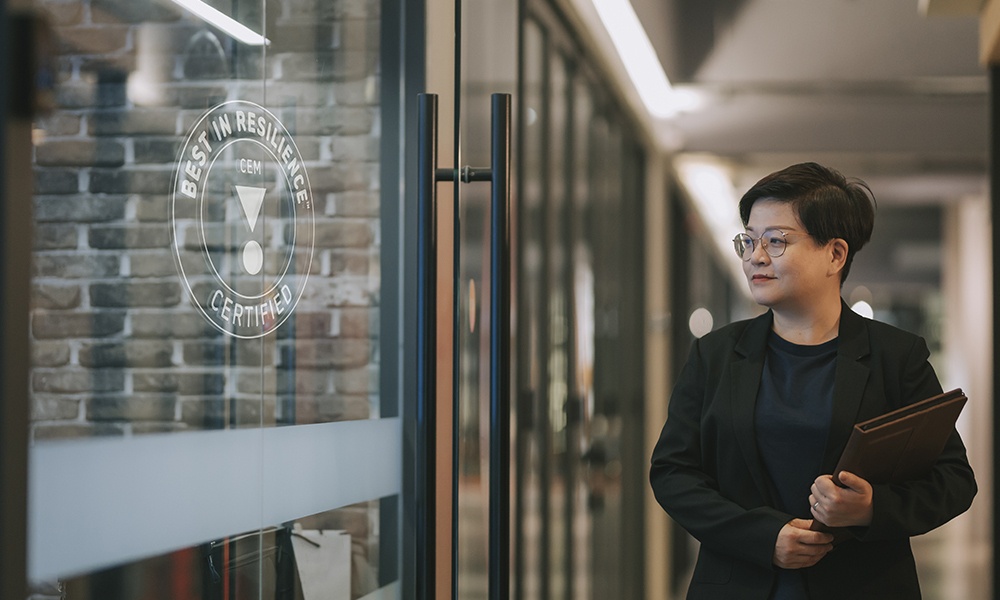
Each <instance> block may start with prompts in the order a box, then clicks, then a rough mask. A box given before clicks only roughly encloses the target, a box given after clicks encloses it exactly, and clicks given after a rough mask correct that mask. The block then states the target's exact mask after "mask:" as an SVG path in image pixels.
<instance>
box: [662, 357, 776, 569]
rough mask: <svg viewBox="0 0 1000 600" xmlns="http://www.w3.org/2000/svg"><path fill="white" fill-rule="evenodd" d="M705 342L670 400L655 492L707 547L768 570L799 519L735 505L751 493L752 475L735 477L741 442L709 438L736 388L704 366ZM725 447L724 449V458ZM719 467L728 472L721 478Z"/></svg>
mask: <svg viewBox="0 0 1000 600" xmlns="http://www.w3.org/2000/svg"><path fill="white" fill-rule="evenodd" d="M701 342H702V340H696V341H695V342H694V344H693V345H692V347H691V351H690V355H689V357H688V361H687V364H686V365H685V366H684V369H683V371H682V372H681V375H680V377H679V378H678V381H677V384H676V385H675V387H674V390H673V392H672V394H671V397H670V404H669V406H668V409H667V414H668V416H667V421H666V424H665V425H664V426H663V429H662V431H661V433H660V437H659V440H658V441H657V443H656V446H655V448H654V450H653V454H652V460H651V466H650V473H649V478H650V484H651V486H652V488H653V493H654V495H655V496H656V500H657V502H659V504H660V506H662V507H663V509H664V510H665V511H666V512H667V513H668V514H669V515H670V516H671V518H673V519H674V520H675V521H676V522H677V523H678V524H679V525H680V526H681V527H683V528H684V529H685V530H687V531H688V532H689V533H690V534H691V535H693V536H694V537H695V538H697V539H698V540H699V541H700V542H701V543H702V544H703V545H704V546H706V547H710V548H712V549H713V550H715V551H716V552H720V553H723V554H727V555H730V556H733V557H735V558H739V559H742V560H746V561H749V562H751V563H754V564H757V565H760V566H762V567H767V568H769V567H771V566H773V557H774V547H775V543H776V541H777V537H778V532H779V531H780V530H781V528H782V527H783V526H784V525H785V524H786V523H788V522H789V521H790V520H792V518H793V517H792V516H791V515H788V514H785V513H783V512H781V511H779V510H776V509H774V508H771V507H769V506H766V504H765V503H764V502H763V501H754V500H750V501H747V498H741V499H737V496H741V495H742V494H740V493H738V491H739V490H738V488H741V487H742V488H744V490H745V489H746V486H747V485H749V486H750V487H751V488H752V487H753V486H752V482H750V480H749V475H735V476H731V470H733V469H745V468H746V467H744V466H743V464H742V460H741V459H740V458H739V457H738V456H736V457H735V458H733V456H735V455H736V454H738V449H737V448H736V444H735V441H734V440H732V439H731V436H726V437H727V438H728V439H725V440H723V439H712V438H713V437H714V436H713V434H712V433H711V432H710V431H705V430H703V415H704V414H705V411H706V404H707V403H710V402H712V401H713V400H714V399H715V398H716V397H717V396H718V395H719V394H718V392H719V391H720V390H728V389H729V386H731V382H729V380H728V378H727V377H723V376H722V375H721V373H722V372H724V371H725V369H724V368H710V367H709V365H708V364H706V363H708V362H712V361H706V359H705V357H704V356H703V354H702V352H703V351H704V348H703V347H702V344H701ZM716 362H718V357H716ZM723 362H725V361H723ZM722 396H724V398H725V399H728V395H726V394H725V393H723V394H722ZM719 437H722V436H719ZM720 444H722V445H724V446H725V449H723V450H722V451H721V453H720V450H719V445H720ZM727 452H731V453H735V454H734V455H733V456H729V455H728V454H726V453H727ZM707 454H711V456H707ZM733 462H736V463H739V464H732V463H733ZM719 465H724V467H723V469H724V471H725V472H722V473H720V472H719V471H720V466H719ZM720 478H725V479H726V480H727V481H730V484H729V485H726V486H724V487H726V488H727V492H728V493H724V492H723V491H722V488H723V486H721V485H720ZM753 495H754V494H753V493H750V494H749V496H750V497H752V496H753Z"/></svg>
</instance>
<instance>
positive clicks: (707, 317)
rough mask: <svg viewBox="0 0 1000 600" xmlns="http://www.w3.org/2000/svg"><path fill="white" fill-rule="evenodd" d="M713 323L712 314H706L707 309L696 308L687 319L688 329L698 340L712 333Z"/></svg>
mask: <svg viewBox="0 0 1000 600" xmlns="http://www.w3.org/2000/svg"><path fill="white" fill-rule="evenodd" d="M713 323H714V321H713V319H712V313H710V312H708V309H707V308H698V309H695V311H694V312H693V313H691V317H690V318H689V319H688V328H689V329H690V330H691V333H692V334H693V335H694V337H699V338H700V337H701V336H703V335H705V334H706V333H708V332H709V331H712V325H713Z"/></svg>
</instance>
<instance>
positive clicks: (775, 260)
mask: <svg viewBox="0 0 1000 600" xmlns="http://www.w3.org/2000/svg"><path fill="white" fill-rule="evenodd" d="M774 230H778V231H781V232H783V233H785V234H786V238H785V239H786V240H787V242H786V245H785V251H784V253H783V254H782V255H781V256H771V255H769V254H768V253H767V252H765V251H764V249H763V248H762V244H761V243H760V242H759V241H757V238H758V237H760V235H761V234H763V233H764V232H765V231H774ZM746 232H747V234H748V235H750V237H752V238H754V244H755V247H754V249H753V253H752V254H751V256H750V260H745V261H743V272H744V273H745V274H746V277H747V283H748V284H749V285H750V293H751V295H752V296H753V299H754V300H755V301H756V302H757V303H758V304H760V305H762V306H767V307H769V308H772V309H774V310H776V311H780V310H783V309H784V310H789V311H795V312H799V311H800V310H802V309H808V308H809V307H812V306H818V305H819V303H818V302H817V300H819V299H820V298H824V296H825V294H829V293H831V290H832V292H833V293H835V294H838V295H839V293H840V273H839V270H838V271H837V272H834V273H832V274H831V258H832V257H831V252H830V244H825V245H823V246H820V245H819V244H817V243H816V240H814V239H813V238H812V237H811V236H809V235H808V234H807V233H806V228H805V226H804V225H802V222H801V221H800V220H799V217H798V215H797V214H796V213H795V211H794V210H793V208H792V205H791V204H789V203H787V202H777V201H774V200H758V201H757V202H755V203H754V205H753V208H752V209H751V210H750V219H749V220H748V221H747V227H746Z"/></svg>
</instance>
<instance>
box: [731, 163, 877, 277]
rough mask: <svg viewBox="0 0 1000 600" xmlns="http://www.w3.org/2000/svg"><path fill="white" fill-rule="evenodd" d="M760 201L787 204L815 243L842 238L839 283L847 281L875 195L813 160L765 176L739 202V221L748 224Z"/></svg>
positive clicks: (871, 221) (870, 221) (866, 233)
mask: <svg viewBox="0 0 1000 600" xmlns="http://www.w3.org/2000/svg"><path fill="white" fill-rule="evenodd" d="M758 200H774V201H777V202H787V203H789V204H791V205H792V209H793V210H795V213H796V214H797V215H798V217H799V220H800V221H802V224H803V225H805V228H806V233H808V234H809V235H811V236H812V237H813V239H815V240H816V242H817V243H819V244H826V243H827V242H829V241H830V240H832V239H836V238H840V239H842V240H844V241H846V242H847V260H846V261H845V262H844V270H843V271H842V272H841V273H840V283H841V284H843V283H844V280H845V279H847V274H848V272H850V270H851V262H852V261H853V260H854V254H855V253H856V252H858V251H859V250H861V248H862V247H864V245H865V244H866V243H868V240H870V239H871V237H872V229H873V228H874V226H875V208H876V206H877V204H876V202H875V195H874V194H873V193H872V191H871V188H869V187H868V184H866V183H865V182H864V181H861V180H860V179H854V178H850V179H849V178H847V177H844V176H843V175H842V174H841V173H840V172H839V171H836V170H834V169H831V168H829V167H824V166H822V165H818V164H816V163H813V162H807V163H800V164H797V165H792V166H790V167H786V168H784V169H782V170H780V171H776V172H774V173H771V174H770V175H767V176H766V177H764V178H763V179H761V180H760V181H758V182H757V183H756V184H754V186H753V187H751V188H750V189H749V190H747V193H745V194H743V197H742V198H740V219H742V221H743V225H744V226H746V225H747V222H748V221H749V220H750V209H752V208H753V205H754V203H755V202H757V201H758Z"/></svg>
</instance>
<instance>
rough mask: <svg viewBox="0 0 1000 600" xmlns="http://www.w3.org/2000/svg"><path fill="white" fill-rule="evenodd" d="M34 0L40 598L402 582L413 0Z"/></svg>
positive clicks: (33, 282)
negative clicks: (407, 30)
mask: <svg viewBox="0 0 1000 600" xmlns="http://www.w3.org/2000/svg"><path fill="white" fill-rule="evenodd" d="M30 4H31V5H30V6H29V7H27V8H28V9H29V12H31V13H32V14H33V15H34V17H33V18H34V19H35V21H36V22H38V21H44V23H45V27H44V29H43V30H44V31H47V32H49V34H50V36H49V38H48V41H49V44H48V46H47V48H48V49H49V51H50V54H49V55H48V56H49V58H50V59H51V61H50V62H47V63H45V64H44V65H43V66H44V67H46V68H43V69H39V70H38V71H37V72H36V74H37V76H38V79H37V80H36V81H35V83H40V84H42V85H43V88H42V91H43V92H47V94H46V96H45V97H46V98H48V99H49V100H50V102H49V103H48V105H47V106H38V107H37V108H39V109H44V110H43V111H41V112H39V113H38V114H37V115H36V116H35V118H34V119H33V120H32V121H31V134H30V140H29V138H28V137H27V136H25V137H24V142H25V145H24V146H21V147H18V148H16V150H15V151H16V152H18V153H21V155H22V156H24V157H25V159H26V160H25V169H24V172H18V173H12V172H11V171H10V170H9V169H10V167H8V172H7V173H6V175H7V177H20V178H23V179H25V180H28V181H32V182H33V190H32V198H31V202H30V203H29V205H30V207H31V209H32V214H31V216H30V217H27V216H26V217H25V221H24V222H23V223H22V227H21V229H20V231H18V232H17V233H16V236H17V241H18V243H19V244H21V245H22V246H23V247H26V248H29V249H30V257H25V259H24V261H25V262H29V263H30V276H29V282H28V284H27V285H28V293H29V294H30V298H29V300H30V306H26V307H25V311H24V313H23V314H21V315H20V320H21V322H23V323H24V324H25V327H26V335H27V337H28V343H27V344H26V347H27V353H26V354H27V356H26V357H24V361H25V362H30V365H26V366H25V370H26V371H27V373H28V378H27V387H28V389H26V390H25V391H24V396H23V398H22V401H23V402H24V403H25V404H26V405H28V406H30V412H31V417H30V426H29V432H28V435H29V440H28V443H29V444H30V445H29V450H28V457H27V461H28V466H29V477H28V480H27V490H26V492H27V498H28V506H27V517H28V523H27V543H26V547H27V560H26V562H27V566H26V568H27V573H28V578H29V580H30V581H29V585H30V589H29V593H30V595H31V598H33V599H34V600H48V599H51V600H56V599H60V600H62V599H68V600H74V599H81V600H85V599H93V600H98V599H100V600H118V599H121V600H126V599H132V598H135V599H139V598H142V599H154V598H163V599H171V600H177V599H187V598H191V599H206V600H207V599H213V600H214V599H219V600H236V599H243V598H247V599H249V598H254V599H259V598H268V599H271V598H275V599H295V600H298V599H302V600H311V599H315V598H343V599H345V600H346V599H351V600H354V599H358V598H365V599H369V598H396V597H402V596H404V595H405V594H406V590H405V589H404V588H405V586H403V585H402V584H401V581H402V579H401V578H402V577H403V570H404V569H403V568H402V565H401V556H403V552H402V547H403V530H404V527H403V525H402V519H403V515H404V513H405V512H406V511H405V510H404V506H403V502H402V500H403V497H404V496H403V491H404V490H403V485H404V472H407V471H408V469H409V468H410V465H409V463H404V456H407V454H406V453H405V452H404V418H403V415H404V412H405V410H404V406H405V401H406V397H405V394H406V390H408V389H410V388H411V386H412V372H411V370H410V369H409V368H408V367H407V361H408V360H411V359H412V352H411V351H410V350H409V348H411V346H410V344H411V342H410V338H409V337H408V336H409V333H407V330H406V328H405V324H404V322H405V321H406V320H407V319H408V318H410V317H411V316H412V313H410V312H407V311H409V310H410V308H409V306H408V303H407V302H405V301H404V298H405V297H406V295H407V293H408V290H407V289H406V286H407V285H409V284H408V283H407V280H405V279H404V277H403V275H402V273H403V272H404V271H405V265H407V264H409V263H407V262H406V261H407V260H409V259H408V258H407V253H406V248H407V247H408V245H409V244H410V240H411V237H412V236H413V232H407V231H406V229H405V228H404V227H403V223H404V218H405V216H406V214H407V213H406V211H405V210H404V202H403V197H402V194H401V193H400V180H401V177H402V173H403V164H404V163H403V160H402V158H401V156H400V151H399V148H401V147H402V140H403V135H402V131H403V129H404V124H403V122H404V120H405V119H404V117H403V115H404V114H405V109H404V108H403V107H404V98H405V97H408V96H410V95H411V94H412V92H411V91H410V90H409V87H408V84H407V83H406V77H402V76H401V75H403V74H406V73H408V72H410V70H411V67H413V66H414V64H413V59H408V58H406V57H407V55H408V53H407V52H406V51H405V48H402V47H401V44H403V43H405V42H404V41H405V40H406V36H404V35H403V28H404V25H403V23H406V22H407V20H406V15H407V13H405V10H406V9H405V7H404V6H403V4H404V3H403V2H401V1H399V2H397V1H395V0H385V1H380V0H360V1H350V2H341V1H338V0H334V1H327V0H155V1H154V0H139V1H136V0H81V1H77V2H65V1H63V0H33V1H32V2H31V3H30ZM411 16H412V15H411ZM416 37H419V36H416ZM41 41H45V40H44V39H42V40H41ZM8 52H14V50H12V49H10V48H8ZM25 55H27V53H26V54H25ZM413 55H416V54H415V53H414V54H413ZM19 56H20V54H19ZM416 67H417V68H418V69H419V68H422V65H421V64H416ZM387 74H391V75H392V76H391V77H386V75H387ZM418 79H419V78H418ZM29 158H30V164H28V160H27V159H29ZM28 169H30V173H29V172H27V171H28ZM4 260H5V265H10V264H12V263H10V262H6V261H11V260H14V259H12V258H11V257H10V256H9V255H5V257H4ZM5 285H6V284H5ZM2 291H3V294H4V298H5V299H6V298H8V297H9V296H11V295H16V294H18V293H21V291H19V290H17V289H12V288H10V287H5V288H4V289H3V290H2ZM5 304H6V303H5ZM4 368H5V369H16V368H17V365H16V363H14V362H10V363H8V362H6V360H5V365H4ZM6 372H8V373H9V372H12V371H6ZM10 401H11V399H10V398H9V397H8V398H6V399H5V402H10ZM7 476H8V475H7V472H5V481H4V485H5V486H7V484H8V481H7V479H6V477H7Z"/></svg>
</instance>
